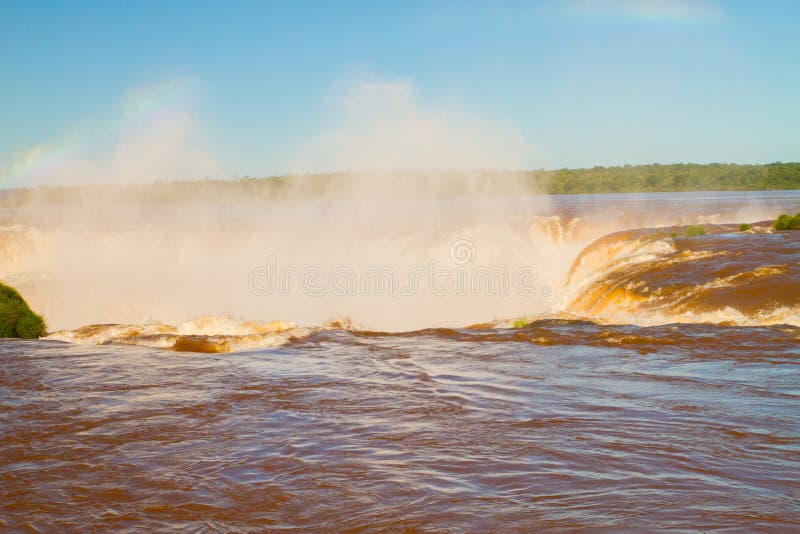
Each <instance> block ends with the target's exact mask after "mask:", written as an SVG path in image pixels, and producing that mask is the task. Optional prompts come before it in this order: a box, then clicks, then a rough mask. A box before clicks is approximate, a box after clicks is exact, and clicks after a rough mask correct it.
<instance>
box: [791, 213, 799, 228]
mask: <svg viewBox="0 0 800 534" xmlns="http://www.w3.org/2000/svg"><path fill="white" fill-rule="evenodd" d="M789 230H800V213H798V214H797V215H795V216H794V217H792V220H791V221H789Z"/></svg>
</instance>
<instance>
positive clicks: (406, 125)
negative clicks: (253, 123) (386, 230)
mask: <svg viewBox="0 0 800 534" xmlns="http://www.w3.org/2000/svg"><path fill="white" fill-rule="evenodd" d="M335 101H336V106H337V109H336V110H335V112H334V113H333V115H334V116H335V119H334V120H333V121H332V124H330V125H329V126H328V127H327V128H324V129H323V131H322V132H320V133H319V134H318V135H316V136H315V137H313V138H312V140H311V141H309V142H308V144H307V145H306V146H305V147H304V148H303V149H302V150H301V151H300V154H299V155H298V156H297V157H296V158H295V161H294V164H293V170H294V171H297V172H309V171H396V170H409V169H424V170H441V169H460V170H476V169H482V168H483V169H521V168H523V166H524V164H525V158H526V155H527V153H528V151H529V147H528V146H527V144H526V142H525V140H524V138H523V136H522V134H521V133H520V132H519V131H517V130H515V129H514V128H512V127H510V126H507V125H504V124H502V123H500V122H498V121H494V120H490V119H487V118H485V117H480V116H478V115H476V114H473V113H468V112H466V111H464V110H462V109H460V108H459V107H458V106H456V105H448V106H439V107H434V106H429V105H425V104H423V103H422V102H421V101H420V100H419V98H418V96H417V91H416V87H415V86H414V84H413V83H412V82H411V81H408V80H379V79H369V80H362V81H357V82H355V83H352V84H350V85H349V86H348V87H347V90H346V91H345V92H344V94H343V95H340V97H339V98H338V99H336V100H335Z"/></svg>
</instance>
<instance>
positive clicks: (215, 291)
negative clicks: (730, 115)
mask: <svg viewBox="0 0 800 534" xmlns="http://www.w3.org/2000/svg"><path fill="white" fill-rule="evenodd" d="M400 207H403V206H400ZM434 207H435V206H434ZM228 208H230V207H228ZM228 208H225V209H228ZM457 208H458V209H455V210H454V212H455V213H458V212H462V211H468V210H462V209H461V208H462V206H458V207H457ZM143 209H144V208H143ZM159 209H161V208H159ZM225 209H222V208H219V207H216V206H212V207H210V208H209V207H207V206H206V207H203V209H199V208H198V209H196V210H194V211H193V212H192V213H193V216H192V217H190V218H189V219H190V220H189V221H188V222H186V221H178V222H175V221H172V222H170V226H166V225H162V226H159V225H155V226H153V227H149V226H146V227H139V226H136V225H134V226H132V227H131V228H132V229H131V228H129V226H131V225H130V221H129V220H128V219H126V217H127V216H128V215H130V213H129V212H126V213H124V214H122V215H120V216H119V217H117V218H115V217H114V216H113V214H111V215H108V220H103V224H100V225H96V224H95V223H96V222H97V221H96V220H94V219H92V220H91V221H90V222H91V223H92V224H89V223H86V224H83V223H81V224H82V225H81V224H77V223H69V224H67V223H68V222H69V221H70V220H71V219H70V218H65V219H64V221H65V222H64V225H63V226H59V225H58V224H56V223H57V222H58V221H56V220H55V219H58V217H55V216H53V215H52V214H51V213H50V212H49V211H47V210H45V211H43V212H36V211H35V210H33V211H31V212H25V211H24V210H22V211H15V212H13V213H10V212H3V213H0V216H2V217H4V219H3V221H2V224H3V225H4V226H3V228H4V230H3V232H0V238H1V239H0V241H1V242H2V243H3V246H2V247H0V276H2V277H4V279H6V280H7V281H10V282H13V283H14V284H15V285H19V287H21V288H24V289H26V291H25V293H26V295H31V301H32V303H33V304H34V305H35V307H36V308H40V309H42V310H43V311H45V312H46V313H47V314H48V315H49V317H50V318H52V320H53V321H54V322H55V323H56V325H55V326H56V328H57V329H61V328H67V327H69V328H73V327H74V328H75V329H73V330H70V329H64V330H61V331H60V332H53V333H51V336H50V339H48V340H40V341H18V340H0V530H11V531H15V530H21V531H42V532H62V531H73V532H94V531H109V530H131V531H144V532H152V531H176V530H178V531H190V532H195V531H197V532H205V531H214V532H217V531H218V532H229V531H232V532H239V531H242V532H256V531H259V532H260V531H265V530H266V531H270V530H272V531H278V530H296V531H304V532H305V531H308V532H320V531H342V530H357V531H383V530H392V531H458V532H460V531H470V532H485V531H535V530H541V529H546V528H553V529H555V528H561V529H578V528H588V527H599V528H601V529H606V530H609V531H614V530H620V529H624V530H653V529H656V528H667V529H675V530H705V531H707V530H716V529H726V530H733V531H780V532H784V531H794V530H800V490H798V483H797V481H798V480H800V408H799V407H800V404H798V401H800V386H798V384H800V363H799V362H800V359H799V358H798V356H800V315H799V314H798V310H800V270H798V265H800V232H784V233H775V232H772V231H771V230H770V229H769V228H768V225H764V224H762V225H761V226H758V225H757V226H756V227H755V228H754V229H753V230H751V231H748V232H740V231H739V226H738V223H740V222H757V221H761V220H763V219H765V218H766V216H767V215H770V214H772V215H773V216H774V214H777V213H781V212H789V213H796V212H797V211H798V209H800V194H798V192H765V193H759V192H756V193H703V194H696V195H695V194H693V195H686V194H677V195H671V194H664V195H595V196H572V197H556V198H554V199H551V202H550V203H549V204H548V209H549V210H551V211H542V212H535V213H534V212H530V213H529V212H524V211H523V212H521V213H516V212H509V213H508V214H506V213H502V214H500V215H502V216H503V217H505V216H506V215H508V220H505V219H503V218H501V219H500V220H499V222H498V221H489V222H486V223H485V228H484V227H478V228H477V229H475V227H474V224H477V223H476V222H475V220H466V221H461V222H466V223H469V224H473V226H464V227H456V228H449V227H447V228H444V227H443V228H441V229H439V230H437V231H438V232H439V233H441V234H442V236H444V237H441V236H440V237H441V239H439V237H437V236H433V237H431V236H428V238H429V240H428V241H431V243H432V244H431V243H428V242H427V241H424V240H423V243H424V244H425V245H426V246H425V247H423V249H422V250H419V251H417V250H411V251H410V252H409V254H410V255H411V257H412V259H414V260H419V259H424V258H428V257H429V254H430V253H432V252H435V251H437V250H438V248H437V247H438V245H439V244H444V251H445V253H446V251H447V245H448V244H449V243H450V239H451V238H455V237H458V238H463V237H467V238H469V239H472V240H473V241H474V243H475V245H476V247H477V251H478V253H479V254H480V256H479V257H480V258H484V257H485V256H487V255H489V254H490V253H496V254H495V255H494V256H489V259H487V260H486V261H487V262H488V263H487V264H489V265H491V264H492V262H493V261H495V260H496V261H501V260H504V259H505V260H508V261H509V262H512V263H509V264H508V265H512V264H513V261H517V260H519V261H524V262H528V263H529V264H532V265H545V263H546V262H545V261H544V260H546V259H553V258H556V259H558V261H554V262H553V263H552V267H553V269H552V273H551V274H552V278H551V279H548V278H547V276H548V271H547V270H545V269H544V268H542V273H541V274H542V280H543V281H546V282H548V283H550V284H552V287H553V288H554V295H553V296H552V297H548V299H546V300H547V306H542V307H540V308H539V309H538V310H537V308H536V304H537V302H538V301H537V300H535V299H534V300H530V299H527V300H526V299H518V300H519V303H520V304H521V306H522V307H521V308H520V310H521V313H522V314H526V320H527V321H528V322H529V323H530V324H527V325H525V326H522V327H519V324H517V323H518V321H519V317H520V315H512V314H511V313H508V314H507V315H506V316H505V317H506V319H505V320H502V319H503V317H502V316H500V319H501V320H500V321H493V322H492V321H491V320H492V319H493V318H496V317H498V316H499V314H500V313H501V312H505V311H508V310H515V311H514V313H516V310H517V308H516V307H508V308H506V307H504V306H503V299H499V298H496V297H487V296H484V297H486V298H484V300H483V301H479V302H477V304H476V301H475V299H477V298H478V297H472V296H468V297H465V298H464V299H461V300H455V299H454V300H452V301H450V300H442V299H438V300H437V299H428V300H422V299H416V300H415V299H411V301H410V303H408V305H406V306H405V307H404V306H403V303H402V302H400V301H398V299H390V300H380V301H376V302H372V303H370V305H369V306H362V307H360V308H359V307H356V306H355V305H354V303H353V301H351V300H345V301H344V302H343V304H342V305H341V306H339V305H337V306H335V307H331V309H336V310H341V311H343V312H344V313H345V314H350V313H352V314H354V315H356V317H355V318H356V319H357V320H358V321H357V324H359V323H367V324H376V323H375V321H378V319H376V314H377V313H379V312H381V313H383V312H386V318H385V321H384V323H382V324H387V325H389V326H391V325H396V324H400V323H398V322H397V321H399V320H401V319H402V320H405V319H409V320H410V321H411V322H412V323H422V324H424V326H430V327H441V326H443V325H451V324H454V323H458V324H459V325H466V324H469V323H468V322H465V321H466V319H467V318H477V319H478V320H485V321H490V322H487V323H485V324H484V325H482V326H475V327H472V328H461V329H452V328H451V329H447V328H430V329H426V330H415V331H410V332H404V333H394V334H390V333H383V332H377V331H365V330H363V329H362V330H358V329H355V328H354V327H353V326H352V323H349V322H347V321H345V320H341V321H335V322H331V323H327V324H325V323H323V322H322V321H316V319H315V320H314V321H311V320H310V319H309V317H311V318H314V317H316V315H319V316H320V317H321V318H322V319H323V320H324V319H328V318H330V316H329V315H325V316H322V315H323V312H324V313H325V314H327V310H325V309H323V304H325V302H327V301H326V300H325V299H308V300H297V301H296V302H294V301H287V300H281V299H279V298H277V297H275V298H272V299H266V300H264V299H260V300H258V301H257V302H253V298H254V297H253V295H252V294H249V293H248V288H247V284H246V281H247V273H248V270H249V269H250V266H252V265H253V264H254V262H256V261H257V260H258V258H259V257H260V255H261V254H262V253H263V252H264V251H265V250H267V251H269V250H272V247H273V246H278V245H280V244H281V241H280V240H278V241H275V239H277V237H280V235H281V232H283V230H284V228H292V227H293V226H292V224H287V222H286V221H283V217H284V215H287V216H289V215H291V214H292V213H295V212H294V211H293V210H294V208H291V209H289V208H287V209H289V212H288V213H283V212H281V213H277V214H274V213H272V212H268V213H267V215H261V211H262V207H260V206H257V207H255V208H253V207H252V206H251V207H249V208H247V210H244V212H243V213H239V211H236V210H233V211H232V212H231V213H233V215H236V217H233V215H231V213H228V214H226V213H223V212H224V211H225ZM231 209H232V208H231ZM404 209H405V208H404ZM248 210H250V211H248ZM168 211H169V210H168ZM473 211H474V212H475V213H477V214H478V216H479V217H478V219H477V220H478V222H480V223H481V224H484V222H483V219H482V215H481V212H480V210H473ZM174 213H177V214H180V213H181V210H180V209H176V210H171V211H169V214H168V215H169V217H172V216H173V215H171V214H174ZM123 215H124V216H123ZM147 215H148V217H146V218H147V219H148V220H149V216H150V213H149V212H148V213H147ZM391 215H392V216H387V217H386V218H387V219H390V220H391V221H395V222H394V223H393V224H395V225H396V226H398V227H401V228H400V229H401V230H403V231H406V222H408V221H411V220H412V219H411V218H409V217H407V216H405V218H404V216H402V213H392V214H391ZM406 215H407V214H406ZM176 216H177V215H176ZM295 216H296V217H297V219H302V218H303V217H304V215H303V214H297V213H296V214H295ZM269 217H274V218H275V219H279V220H281V221H280V222H281V224H279V225H276V227H277V228H278V230H276V231H272V230H270V231H269V232H267V233H264V232H262V231H261V229H262V225H261V223H263V222H270V221H272V222H275V221H273V220H272V219H269ZM448 217H449V215H448ZM448 217H444V216H442V218H443V219H447V220H448V221H449V222H448V224H450V225H451V226H452V225H453V224H455V223H454V222H453V221H450V220H449V218H448ZM239 218H241V219H242V220H239ZM233 219H236V220H235V221H233V222H232V220H233ZM289 219H291V217H289ZM170 221H171V219H170ZM198 221H206V223H207V225H208V226H209V228H206V227H201V228H198V227H196V226H195V223H197V222H198ZM243 221H244V222H243ZM234 222H235V224H234ZM289 222H293V223H297V222H298V221H296V220H295V221H291V220H289ZM425 222H426V223H427V222H429V221H427V220H426V221H425ZM123 223H124V224H123ZM689 223H692V224H694V223H702V224H704V225H705V229H706V231H707V235H705V236H696V237H683V232H684V229H685V227H682V226H680V225H685V224H689ZM724 223H730V224H724ZM408 224H411V223H410V222H409V223H408ZM126 225H127V226H126ZM361 226H363V225H361ZM411 226H412V227H413V226H414V225H411ZM417 226H419V228H416V227H413V228H411V230H414V231H416V232H417V234H414V237H415V240H412V242H415V243H416V242H417V241H419V239H418V236H420V235H422V236H427V234H426V233H425V232H429V228H428V226H426V225H425V224H422V223H419V224H417ZM654 226H661V227H660V228H652V227H654ZM314 227H316V225H314ZM642 227H651V228H650V229H648V230H632V229H636V228H642ZM263 228H267V229H271V228H273V227H271V226H263ZM300 228H301V229H305V227H302V226H301V227H300ZM437 228H438V227H437ZM470 228H472V230H471V231H472V233H469V231H468V230H469V229H470ZM254 229H256V230H259V231H255V230H254ZM348 229H350V230H353V228H348ZM168 230H169V231H168ZM245 230H247V231H245ZM389 230H391V231H397V228H390V229H389ZM387 231H388V230H387ZM409 231H410V230H409ZM381 232H383V229H381ZM673 232H674V233H676V234H678V235H676V236H675V237H670V236H671V234H672V233H673ZM379 233H380V232H379ZM218 234H219V235H218ZM295 234H297V235H295ZM606 234H607V235H606ZM387 235H390V236H394V237H391V238H382V239H383V240H382V241H381V240H378V242H377V245H375V243H376V241H375V240H372V241H367V240H365V241H363V242H362V241H359V242H358V243H361V245H360V248H359V250H361V249H364V250H366V252H364V254H363V256H364V257H361V258H356V259H360V260H364V261H366V260H370V261H373V260H375V258H374V257H373V256H372V255H371V253H372V252H375V251H376V250H377V251H380V252H384V251H386V250H388V251H390V252H393V253H395V254H394V255H389V256H387V257H388V258H389V259H385V261H384V260H381V262H379V263H378V264H380V265H382V264H384V263H389V264H393V263H392V262H393V261H394V260H398V261H399V260H402V259H404V256H403V255H402V254H400V252H402V251H403V246H406V245H408V244H407V243H405V242H404V241H403V240H402V239H399V238H396V235H401V236H402V235H404V234H402V232H401V233H400V234H387ZM437 235H438V234H437ZM220 236H221V239H217V238H216V237H220ZM297 236H300V237H306V236H307V234H306V233H304V232H303V231H299V232H294V233H292V235H291V236H290V237H291V238H292V239H291V240H289V241H288V245H286V246H287V247H289V245H291V246H290V247H289V249H291V250H295V249H296V248H298V247H299V245H298V243H300V244H303V245H304V246H303V247H299V250H300V251H301V252H303V251H308V252H309V257H308V258H306V259H314V260H316V259H318V258H317V256H319V255H320V254H322V253H323V252H329V251H332V250H334V249H336V248H337V247H338V246H339V243H338V241H336V240H335V239H333V237H335V238H336V239H341V240H342V241H343V242H344V241H348V242H350V241H352V236H350V235H349V234H347V233H346V232H343V231H342V229H341V228H340V227H336V226H333V225H331V226H330V231H329V232H328V233H324V234H323V237H324V238H325V239H328V238H329V237H331V239H333V241H332V243H333V244H335V245H336V246H335V247H334V246H331V247H330V248H329V249H328V248H325V247H324V246H323V245H324V241H325V239H321V238H320V239H317V240H316V241H307V240H305V241H304V240H300V241H297V240H296V239H295V238H296V237H297ZM381 236H383V234H382V233H381V235H380V236H377V235H376V236H372V237H375V238H376V239H377V238H378V237H381ZM234 237H235V239H234ZM267 237H269V238H270V239H271V240H267V241H264V239H266V238H267ZM483 237H486V239H482V238H483ZM223 238H224V239H223ZM437 239H438V241H437ZM440 241H441V243H440ZM384 242H387V243H388V244H389V245H391V246H385V243H384ZM265 243H268V244H269V245H270V246H269V247H267V248H265ZM275 243H278V245H276V244H275ZM370 243H372V244H373V245H375V247H373V248H374V250H373V248H370V247H369V246H368V245H369V244H370ZM493 244H494V245H495V248H492V246H493ZM400 245H403V246H400ZM428 245H430V246H428ZM434 245H435V246H434ZM537 247H538V248H537ZM289 249H287V250H289ZM495 249H496V250H495ZM507 250H511V251H514V252H515V254H517V255H518V256H519V257H517V256H514V257H511V258H506V257H505V254H504V253H505V251H507ZM209 251H210V252H209ZM398 251H400V252H398ZM345 252H346V254H345V256H347V257H348V258H350V257H351V256H352V255H353V254H355V253H356V252H358V250H355V251H353V250H350V249H347V250H346V251H345ZM368 252H369V254H368ZM412 252H413V253H414V254H411V253H412ZM415 254H416V255H415ZM323 255H324V254H323ZM528 256H530V257H528ZM377 257H378V258H383V256H381V255H378V256H377ZM131 258H134V259H136V260H137V261H136V262H133V263H131V261H132V260H131ZM351 259H352V258H351ZM68 260H69V261H68ZM390 260H391V261H390ZM562 260H563V261H562ZM375 261H377V260H375ZM482 261H483V260H482ZM215 262H216V263H215ZM502 265H505V264H502ZM570 265H571V266H572V267H571V268H570V267H569V266H570ZM189 267H190V268H189ZM562 267H563V269H562ZM240 271H241V272H240ZM38 298H41V300H37V299H38ZM465 299H466V300H465ZM507 300H508V299H507ZM292 304H294V305H295V307H294V308H292V307H291V305H292ZM268 305H269V306H271V307H269V306H268ZM48 306H49V308H48ZM218 308H222V311H226V312H229V313H231V314H234V315H235V316H237V317H239V318H242V317H245V318H252V319H253V321H247V320H239V319H235V318H231V317H228V316H218V315H216V314H217V313H219V312H220V311H221V310H220V309H218ZM320 310H322V311H320ZM312 312H313V313H316V315H313V314H312ZM528 312H530V315H527V314H528ZM209 314H210V315H209ZM128 317H131V319H130V321H131V322H130V324H128V323H125V321H126V320H128ZM148 318H154V319H155V320H154V321H146V319H148ZM87 319H88V320H87ZM273 319H281V321H272V320H273ZM284 319H285V320H286V321H285V322H284V321H283V320H284ZM390 319H391V320H390ZM59 321H61V322H63V325H62V324H59ZM135 321H139V322H135ZM161 321H164V322H161ZM168 321H171V322H168ZM270 321H272V322H270ZM294 321H296V323H295V322H294ZM72 323H75V324H74V325H73V326H70V325H72ZM92 323H103V324H92ZM112 323H113V324H112ZM378 323H381V321H378ZM523 323H525V321H523ZM403 324H405V323H403ZM171 325H175V326H171ZM511 325H515V326H517V328H507V327H510V326H511ZM636 325H639V326H636ZM51 326H53V324H52V323H51ZM393 329H396V330H399V329H400V328H393ZM226 351H230V352H227V353H221V354H215V353H214V352H226Z"/></svg>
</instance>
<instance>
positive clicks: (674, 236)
mask: <svg viewBox="0 0 800 534" xmlns="http://www.w3.org/2000/svg"><path fill="white" fill-rule="evenodd" d="M669 236H670V237H671V238H672V239H675V238H676V237H678V232H672V233H671V234H669Z"/></svg>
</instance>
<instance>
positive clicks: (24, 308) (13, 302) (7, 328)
mask: <svg viewBox="0 0 800 534" xmlns="http://www.w3.org/2000/svg"><path fill="white" fill-rule="evenodd" d="M45 333H47V325H46V324H45V321H44V318H43V317H42V316H41V315H38V314H37V313H35V312H34V311H33V310H31V309H30V307H28V303H27V302H25V299H23V298H22V295H20V294H19V292H18V291H17V290H16V289H14V288H13V287H11V286H7V285H5V284H2V283H0V338H1V337H22V338H26V339H36V338H40V337H42V336H43V335H44V334H45Z"/></svg>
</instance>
